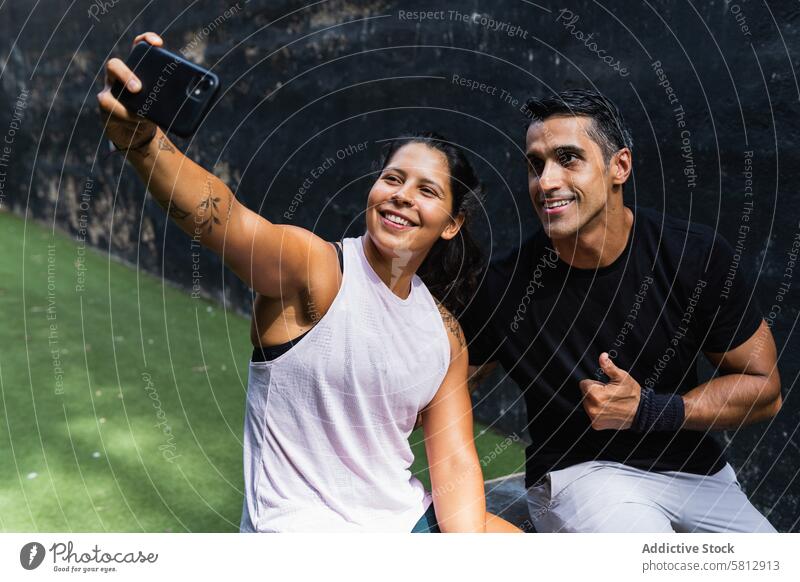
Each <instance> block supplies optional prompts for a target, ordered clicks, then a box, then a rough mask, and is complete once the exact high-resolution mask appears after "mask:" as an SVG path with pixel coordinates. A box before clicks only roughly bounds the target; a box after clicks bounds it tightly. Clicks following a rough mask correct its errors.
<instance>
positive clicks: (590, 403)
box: [578, 352, 642, 430]
mask: <svg viewBox="0 0 800 582" xmlns="http://www.w3.org/2000/svg"><path fill="white" fill-rule="evenodd" d="M600 367H601V368H602V369H603V372H605V374H606V376H608V377H609V378H610V379H611V381H610V382H609V383H608V384H604V383H602V382H597V381H595V380H581V381H580V382H579V383H578V386H579V387H580V389H581V392H583V408H584V410H586V414H588V415H589V419H590V420H591V421H592V428H593V429H595V430H606V429H614V430H624V429H626V428H630V427H631V425H632V424H633V419H634V418H635V417H636V411H637V410H638V408H639V399H640V398H641V394H642V387H641V386H639V383H638V382H637V381H636V380H634V379H633V378H632V377H631V376H630V374H628V373H627V372H626V371H625V370H620V369H619V368H617V367H616V366H615V365H614V362H612V361H611V358H609V357H608V354H607V353H606V352H603V353H602V354H600Z"/></svg>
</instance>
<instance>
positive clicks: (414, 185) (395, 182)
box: [366, 141, 463, 259]
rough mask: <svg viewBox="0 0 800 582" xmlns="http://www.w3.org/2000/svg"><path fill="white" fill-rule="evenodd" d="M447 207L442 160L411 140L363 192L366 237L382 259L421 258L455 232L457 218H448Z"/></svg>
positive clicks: (437, 153) (447, 177) (445, 171)
mask: <svg viewBox="0 0 800 582" xmlns="http://www.w3.org/2000/svg"><path fill="white" fill-rule="evenodd" d="M452 208H453V194H452V191H451V188H450V168H449V164H448V161H447V156H445V154H444V153H442V152H440V151H439V150H437V149H435V148H432V147H430V146H428V145H425V144H423V143H419V142H413V141H412V142H410V143H408V144H406V145H404V146H402V147H401V148H399V149H398V150H397V151H396V152H395V153H394V155H392V157H391V159H390V160H389V161H388V162H387V164H386V167H385V168H384V169H383V170H382V171H381V173H380V176H379V177H378V179H377V181H376V182H375V184H374V185H373V186H372V189H371V190H370V192H369V197H368V199H367V216H366V222H367V232H368V233H369V236H370V238H371V239H372V242H373V243H374V244H375V246H376V247H377V248H378V249H379V250H380V251H381V253H382V254H383V255H385V256H389V257H402V258H406V259H410V258H411V257H412V256H417V255H423V256H424V255H427V253H428V251H429V250H430V249H431V247H433V245H434V243H436V241H437V240H439V239H440V238H444V239H451V238H453V237H454V236H455V235H456V234H457V233H458V229H459V228H460V226H461V224H462V222H463V217H453V216H452V215H451V212H452Z"/></svg>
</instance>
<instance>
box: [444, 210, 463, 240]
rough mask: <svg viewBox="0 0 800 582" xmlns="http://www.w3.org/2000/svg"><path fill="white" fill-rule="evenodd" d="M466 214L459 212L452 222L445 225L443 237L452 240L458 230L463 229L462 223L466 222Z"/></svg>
mask: <svg viewBox="0 0 800 582" xmlns="http://www.w3.org/2000/svg"><path fill="white" fill-rule="evenodd" d="M464 218H465V217H464V215H463V214H459V215H458V216H456V217H455V218H453V219H452V220H451V221H450V224H448V225H447V227H445V229H444V231H442V238H443V239H444V240H450V239H451V238H453V237H454V236H456V235H457V234H458V231H459V230H461V227H462V225H463V224H464Z"/></svg>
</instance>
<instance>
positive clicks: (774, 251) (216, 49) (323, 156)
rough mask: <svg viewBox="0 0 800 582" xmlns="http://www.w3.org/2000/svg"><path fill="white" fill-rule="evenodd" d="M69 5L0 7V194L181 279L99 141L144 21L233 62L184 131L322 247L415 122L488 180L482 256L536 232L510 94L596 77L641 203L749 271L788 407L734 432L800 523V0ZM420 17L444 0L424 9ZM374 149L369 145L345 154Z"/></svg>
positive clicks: (354, 221)
mask: <svg viewBox="0 0 800 582" xmlns="http://www.w3.org/2000/svg"><path fill="white" fill-rule="evenodd" d="M67 5H68V4H67V3H63V2H56V1H52V0H50V1H44V2H40V3H38V4H37V5H36V8H35V9H33V3H28V2H7V3H5V4H4V5H3V7H2V8H0V39H2V40H0V62H2V63H3V69H2V73H1V74H0V79H1V80H2V83H1V84H0V91H1V92H2V102H3V103H4V106H3V108H2V111H0V132H4V133H5V134H6V137H8V135H9V133H12V134H13V135H12V136H11V138H12V139H11V142H12V143H11V144H10V145H9V144H6V145H8V149H7V150H5V158H0V164H2V165H0V170H2V171H3V172H4V174H3V175H2V176H0V179H2V180H3V181H0V188H1V189H0V203H2V206H3V207H11V208H12V209H13V211H15V212H17V213H19V214H27V216H29V217H35V218H38V219H41V220H44V221H47V222H48V223H51V222H55V223H56V224H57V225H58V226H60V227H62V228H64V229H67V230H69V231H71V232H78V229H79V228H80V227H81V224H80V220H81V218H80V217H81V216H85V217H86V220H87V225H86V226H87V230H88V235H89V238H90V240H91V243H92V244H93V245H95V246H97V247H99V248H103V249H108V250H109V251H110V252H111V253H113V254H114V255H116V256H118V257H120V258H123V259H126V260H128V261H131V262H138V264H139V265H140V266H141V268H143V269H146V270H148V271H151V272H154V273H157V274H162V273H163V275H164V276H165V277H166V278H168V279H170V280H172V281H175V282H177V283H178V284H181V285H183V286H185V287H186V288H187V290H190V289H191V285H192V271H193V266H194V264H193V263H192V261H191V256H190V253H191V250H190V246H189V242H188V239H187V237H185V236H184V235H183V234H182V233H181V232H180V231H178V230H177V229H176V228H175V227H172V226H169V225H168V224H167V223H166V222H165V220H164V217H163V215H162V213H161V211H160V209H159V208H158V207H157V206H156V205H155V204H153V203H152V202H151V201H146V196H145V193H144V190H143V186H142V184H141V183H139V182H138V180H137V179H136V177H135V175H134V173H133V171H132V170H131V169H130V168H123V166H122V161H121V159H117V158H111V159H107V160H103V159H101V158H100V157H99V156H98V154H102V153H104V152H105V151H106V144H105V142H104V141H103V140H102V139H100V136H101V127H100V123H99V118H98V115H97V113H96V106H95V93H97V91H99V89H100V88H101V86H102V82H101V70H102V69H101V67H102V65H103V62H104V61H105V59H107V58H108V57H109V56H124V55H126V54H127V52H128V50H129V47H130V43H131V41H132V38H133V36H134V35H135V34H136V33H138V32H142V31H145V30H154V31H157V32H159V33H160V34H162V35H163V37H164V38H165V40H166V43H167V48H171V49H173V50H179V49H181V48H185V49H186V51H187V54H188V55H189V56H191V58H193V59H194V60H196V61H197V62H198V63H201V64H203V65H205V66H208V67H213V68H214V70H215V71H216V72H217V73H218V74H219V75H220V77H221V78H222V81H223V84H224V94H223V95H222V97H221V99H220V100H219V102H218V104H217V105H216V107H215V108H214V109H213V111H212V112H211V113H210V115H209V117H208V119H207V120H206V123H205V124H204V125H203V127H202V129H201V130H200V131H199V133H198V134H197V135H196V136H195V138H194V139H193V140H177V139H176V142H177V143H178V144H179V145H181V146H182V147H183V148H184V149H185V151H186V152H187V153H188V154H189V155H190V156H191V157H192V158H193V159H195V160H196V161H198V162H199V163H200V164H202V165H204V166H206V167H208V168H212V167H213V168H215V171H216V172H217V173H218V175H220V176H221V177H223V178H224V179H225V180H226V181H227V183H228V184H229V185H230V186H231V187H232V188H233V189H234V190H235V191H236V193H237V196H238V197H239V198H240V199H241V200H243V201H244V202H245V203H247V204H248V205H249V206H250V207H251V208H254V209H258V210H259V212H261V213H262V214H263V215H264V216H266V217H268V218H270V219H272V220H275V221H280V222H288V223H291V224H296V225H300V226H304V227H307V228H311V229H313V230H315V231H316V232H318V233H319V234H320V235H322V236H324V237H328V238H331V239H334V238H339V237H340V236H342V235H343V234H347V235H354V234H359V232H360V229H362V228H363V225H362V221H361V212H362V211H363V207H364V200H365V194H366V191H367V189H368V186H369V184H370V180H371V174H370V172H371V171H372V170H373V165H372V164H373V161H374V159H375V157H376V156H377V149H378V147H377V146H378V145H379V142H380V140H383V139H386V138H390V137H392V136H395V135H397V134H398V133H400V132H402V131H404V130H405V129H409V128H415V127H421V128H433V129H436V130H439V131H441V132H443V133H445V134H446V135H448V136H450V137H451V139H453V140H454V141H457V142H460V143H462V144H464V145H465V146H466V147H467V148H469V149H470V150H471V151H472V152H473V159H474V161H475V163H476V165H477V167H478V170H479V172H480V174H481V175H482V177H483V178H484V180H485V182H486V184H487V187H488V188H487V190H488V197H487V204H486V211H487V214H488V216H490V217H491V226H490V225H489V222H488V221H487V220H486V219H483V220H482V221H481V222H480V224H479V225H478V227H477V228H478V231H479V234H480V236H481V238H482V240H483V241H484V242H485V243H486V248H487V250H488V249H490V248H491V249H494V250H497V249H504V248H507V247H509V246H510V245H516V244H518V243H519V242H520V240H521V238H523V237H524V236H526V235H527V234H528V233H529V232H530V231H531V229H533V228H534V227H535V225H536V218H535V216H534V214H533V212H532V210H531V208H530V207H529V202H528V198H527V193H526V182H525V168H524V163H523V157H522V155H521V149H520V148H521V146H522V135H523V134H522V128H523V118H522V116H521V114H520V112H519V107H520V105H521V104H522V102H523V101H524V99H525V97H526V96H527V95H529V94H532V93H538V94H541V93H547V92H550V91H556V90H561V89H564V88H568V87H577V86H596V87H597V88H599V89H600V90H602V91H604V92H606V93H607V94H608V95H609V96H611V97H612V98H613V99H615V100H616V101H617V102H618V104H619V105H620V107H621V109H622V111H623V112H624V114H625V116H626V117H627V119H628V122H629V123H630V125H631V126H632V128H633V137H634V142H635V149H634V154H635V155H634V158H635V172H634V176H633V179H632V180H631V182H630V186H629V187H628V188H627V190H626V196H627V198H628V201H629V202H631V203H636V204H644V205H648V206H652V207H655V208H658V209H659V210H664V211H666V212H668V213H670V214H673V215H675V216H679V217H683V218H686V219H689V220H692V221H698V222H702V223H706V224H709V225H713V226H715V227H717V228H718V229H719V230H720V231H721V232H722V233H723V234H724V235H726V236H727V238H728V239H729V240H730V241H731V242H732V243H734V244H739V245H740V246H741V248H742V249H743V255H742V257H743V258H742V264H743V265H744V266H745V267H747V268H749V269H751V270H752V272H753V273H754V274H755V276H756V277H757V292H756V294H757V297H758V299H759V301H760V303H761V305H762V307H763V308H764V311H765V314H766V315H768V316H769V321H770V324H771V325H772V329H773V332H774V334H775V337H776V340H777V344H778V349H779V351H780V354H781V355H780V371H781V375H782V378H783V386H784V388H783V390H784V396H785V401H786V404H785V406H784V409H783V411H782V412H781V413H780V415H779V416H778V417H777V419H776V420H775V421H774V422H772V423H771V424H769V426H767V425H760V426H756V427H750V428H746V429H744V430H741V431H738V432H736V433H735V434H734V433H726V434H725V435H722V438H724V439H725V440H726V441H729V442H731V449H730V450H731V458H732V462H733V464H734V466H735V467H736V468H737V469H739V470H740V471H741V473H740V475H741V478H742V480H743V483H744V484H745V487H746V489H747V490H748V491H749V492H750V493H751V494H752V496H753V499H754V500H755V502H756V504H757V505H758V506H759V508H761V509H762V510H765V511H770V512H771V513H770V518H771V519H772V520H773V522H774V523H775V524H776V525H777V526H778V527H779V528H780V529H782V530H791V529H794V530H797V529H798V515H800V485H799V484H798V479H797V471H798V469H797V467H798V466H800V434H798V428H797V427H798V421H800V405H798V399H797V397H796V396H795V395H794V384H795V380H796V378H797V374H798V370H799V369H800V358H798V341H797V336H796V334H795V333H793V331H794V327H795V324H796V322H797V315H798V309H797V305H798V301H797V300H798V287H800V282H798V281H797V280H796V278H797V276H798V275H797V273H800V271H797V270H795V271H794V272H793V271H791V270H789V269H791V268H792V263H791V261H792V257H793V255H791V254H790V253H791V250H792V243H793V241H795V240H797V237H798V235H799V234H800V225H799V224H798V220H800V212H798V211H797V204H798V202H800V195H798V192H797V185H798V179H797V178H798V160H797V157H798V154H797V152H798V148H797V145H798V143H797V141H798V139H797V136H798V131H797V130H798V117H797V115H796V109H797V103H798V98H799V97H800V90H798V80H797V78H796V75H795V71H794V67H793V63H797V62H799V61H800V54H798V50H797V48H798V44H797V43H798V40H799V37H800V33H799V32H798V30H800V28H798V21H800V8H798V6H797V5H796V4H795V3H788V2H781V3H762V2H753V1H740V2H738V3H737V2H709V3H705V2H694V3H689V2H665V1H655V2H616V3H611V2H590V1H586V0H582V1H575V2H567V3H565V4H558V5H554V4H550V3H547V2H538V3H533V2H527V1H523V0H507V1H502V2H496V1H491V2H490V1H482V2H479V1H470V2H437V3H431V2H411V1H407V2H401V1H374V2H345V1H335V0H332V1H328V2H318V3H316V4H314V5H310V6H308V7H304V3H301V2H282V1H261V2H259V1H255V0H254V1H252V2H249V3H245V2H244V1H242V2H240V3H239V4H238V6H237V5H235V4H232V3H226V2H195V3H191V4H190V3H175V2H166V1H163V0H159V1H154V2H151V3H148V2H145V1H139V0H119V1H117V2H111V1H108V2H99V1H97V2H87V1H85V0H83V1H79V2H76V3H75V4H74V5H73V6H72V8H71V9H70V10H69V12H68V13H66V12H65V11H66V10H67V9H66V6H67ZM231 7H232V8H231ZM226 8H227V9H229V12H228V13H227V15H226V14H225V10H226ZM418 10H437V11H443V12H442V14H440V15H437V16H438V17H439V18H438V19H429V20H425V21H421V20H419V19H417V18H416V17H415V15H413V14H411V12H413V11H418ZM451 11H452V12H451ZM464 17H466V18H467V21H464V19H463V18H464ZM489 19H491V21H490V20H489ZM658 63H660V66H659V65H658ZM658 69H660V70H658ZM456 76H457V77H456ZM460 79H466V80H469V83H468V82H467V81H459V80H460ZM473 81H474V82H475V83H472V82H473ZM481 83H483V84H485V86H483V87H480V84H481ZM470 85H471V86H473V87H474V88H470ZM362 142H366V144H367V148H366V150H365V151H358V150H357V148H356V149H355V150H353V148H350V146H354V145H357V144H359V143H362ZM2 145H3V144H0V147H2ZM3 151H4V150H0V153H3ZM748 152H752V153H748ZM337 154H338V155H337ZM3 159H5V163H4V162H3ZM750 174H751V175H750ZM88 176H91V179H88V178H87V177H88ZM751 179H752V183H748V180H751ZM750 186H752V193H753V195H752V197H745V192H746V188H748V187H750ZM301 188H302V189H303V192H302V193H301V192H300V189H301ZM82 201H83V202H84V203H85V204H84V209H85V210H86V211H82V210H81V202H82ZM749 201H752V203H753V205H752V214H749V215H748V216H749V221H748V222H744V220H745V219H744V218H743V216H744V215H745V214H747V212H748V211H747V208H748V207H747V205H746V203H747V202H749ZM742 225H746V226H748V227H749V230H748V231H746V232H744V233H743V232H742V231H740V227H741V226H742ZM195 270H196V269H195ZM199 270H200V272H201V274H202V278H201V288H202V291H203V292H204V293H207V294H210V295H212V296H216V297H222V296H223V289H224V296H225V299H226V301H227V305H228V307H229V308H232V309H236V310H238V311H240V312H242V313H245V312H246V311H247V309H248V305H249V302H250V294H249V292H248V290H247V289H246V288H245V287H244V286H243V285H242V284H240V283H239V282H238V281H237V280H236V279H235V278H234V277H232V275H231V274H230V273H227V272H224V271H223V269H222V268H221V265H220V261H219V260H218V259H217V258H216V257H215V256H213V255H211V254H204V255H203V256H202V259H201V262H200V263H199ZM782 283H783V284H784V287H781V284H782ZM786 284H788V287H786ZM782 289H783V291H782ZM773 305H775V306H778V307H780V311H779V312H778V311H777V310H775V309H772V308H771V306H773ZM770 312H772V314H771V315H770ZM502 377H503V375H502V374H498V375H497V376H496V380H502ZM499 413H503V414H502V416H501V418H500V419H499V420H498V421H497V422H498V425H499V426H500V427H501V428H503V429H504V430H507V431H515V432H520V433H521V431H522V430H523V426H524V411H523V409H522V402H521V400H520V399H519V392H518V391H517V390H516V389H515V388H514V387H513V386H510V385H508V383H507V382H501V384H500V387H499V388H498V387H496V386H495V385H494V383H490V384H488V385H486V387H484V389H483V390H482V392H481V394H480V395H479V404H478V416H479V417H480V418H482V419H484V420H486V421H489V422H492V420H493V419H494V418H496V417H497V416H498V414H499Z"/></svg>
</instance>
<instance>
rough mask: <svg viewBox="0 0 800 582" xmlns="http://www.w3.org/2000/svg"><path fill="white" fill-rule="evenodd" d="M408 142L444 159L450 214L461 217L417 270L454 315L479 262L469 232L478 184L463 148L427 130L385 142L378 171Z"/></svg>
mask: <svg viewBox="0 0 800 582" xmlns="http://www.w3.org/2000/svg"><path fill="white" fill-rule="evenodd" d="M410 143H421V144H425V145H426V146H428V147H430V148H433V149H435V150H437V151H440V152H442V153H443V154H444V156H445V158H447V166H448V169H449V171H450V191H451V192H452V194H453V208H452V209H451V211H450V213H451V215H452V216H453V217H456V216H458V215H459V214H461V215H463V216H464V223H463V224H462V225H461V228H460V229H459V231H458V234H457V235H456V236H454V237H453V238H452V239H450V240H444V239H441V238H440V239H439V240H437V241H436V242H435V243H434V245H433V247H432V248H431V250H430V252H429V253H428V256H427V257H425V260H424V261H423V262H422V265H420V268H419V269H418V270H417V275H418V276H419V278H420V279H422V281H423V282H424V283H425V285H426V286H427V287H428V289H429V290H430V292H431V294H432V295H433V296H434V297H435V298H436V299H437V300H438V301H440V302H441V303H442V304H443V305H444V306H445V307H446V308H447V309H448V310H449V311H450V312H451V313H452V314H453V315H455V316H456V317H458V316H459V315H461V313H462V312H463V310H464V308H465V307H466V306H467V305H468V304H469V302H470V301H471V300H472V297H473V295H474V293H475V290H476V289H477V286H478V278H479V275H480V272H481V267H482V265H483V253H482V251H481V248H480V247H479V246H478V244H477V243H476V242H475V239H474V237H473V236H472V233H471V232H470V226H471V222H472V220H473V216H474V214H475V212H476V211H477V209H478V208H479V207H480V204H481V200H482V192H481V190H482V188H481V183H480V180H478V176H477V174H476V173H475V170H474V169H473V168H472V165H471V164H470V163H469V160H468V159H467V156H466V154H465V153H464V150H462V149H461V148H460V147H458V146H457V145H455V144H454V143H453V142H451V141H449V140H447V139H446V138H445V137H443V136H441V135H440V134H438V133H434V132H431V131H428V132H419V133H412V134H408V135H405V136H403V137H399V138H396V139H393V140H392V141H390V142H388V143H387V144H386V145H385V146H384V148H383V156H382V159H381V162H380V171H381V172H382V171H383V169H384V168H385V167H386V166H387V165H388V164H389V162H390V161H391V159H392V156H394V154H395V153H396V152H397V150H399V149H400V148H401V147H403V146H404V145H408V144H410Z"/></svg>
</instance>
